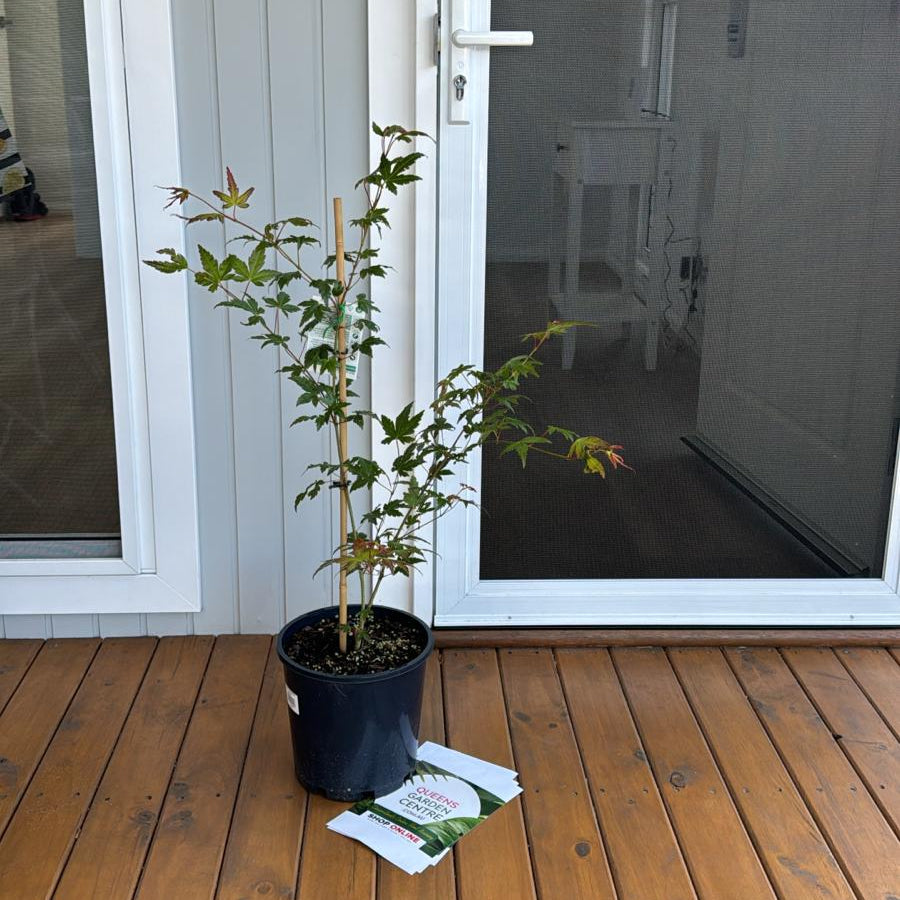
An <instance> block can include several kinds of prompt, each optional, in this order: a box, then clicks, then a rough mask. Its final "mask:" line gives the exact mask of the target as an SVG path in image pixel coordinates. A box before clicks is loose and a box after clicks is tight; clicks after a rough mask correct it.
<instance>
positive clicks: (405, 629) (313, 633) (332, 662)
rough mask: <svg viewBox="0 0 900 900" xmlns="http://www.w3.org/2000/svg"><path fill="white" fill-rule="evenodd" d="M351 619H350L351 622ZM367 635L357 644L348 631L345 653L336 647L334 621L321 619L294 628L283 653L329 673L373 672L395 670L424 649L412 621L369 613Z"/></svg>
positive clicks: (376, 612)
mask: <svg viewBox="0 0 900 900" xmlns="http://www.w3.org/2000/svg"><path fill="white" fill-rule="evenodd" d="M352 624H353V620H352V619H351V625H352ZM368 626H369V627H368V635H367V638H366V640H365V641H364V643H363V644H362V646H361V647H357V646H356V640H355V637H356V635H355V634H354V633H353V632H351V634H350V636H349V640H348V643H349V647H350V649H349V650H348V651H347V653H341V652H340V650H339V649H338V624H337V620H335V619H323V620H322V621H321V622H317V623H316V624H315V625H307V626H306V627H305V628H303V629H301V630H300V631H298V632H297V633H296V634H295V635H293V636H292V637H291V639H290V640H289V641H288V642H287V644H286V645H285V648H284V649H285V652H286V653H287V655H288V656H289V657H290V658H291V659H292V660H294V662H296V663H298V664H299V665H301V666H305V667H306V668H307V669H312V670H313V671H315V672H327V673H328V674H330V675H374V674H376V673H377V672H387V671H388V670H390V669H399V668H400V666H402V665H405V664H406V663H408V662H409V661H410V660H413V659H415V658H416V657H417V656H418V655H419V654H420V653H421V652H422V651H423V650H424V649H425V636H424V635H423V634H422V633H421V631H420V630H419V629H418V628H417V627H416V626H415V625H412V624H409V623H407V622H401V621H397V620H396V619H392V618H388V617H386V616H385V617H381V616H379V615H378V610H377V609H376V610H375V612H374V613H373V614H372V616H370V618H369V623H368Z"/></svg>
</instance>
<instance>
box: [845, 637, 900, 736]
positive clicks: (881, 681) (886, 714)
mask: <svg viewBox="0 0 900 900" xmlns="http://www.w3.org/2000/svg"><path fill="white" fill-rule="evenodd" d="M836 653H837V657H838V659H839V660H840V661H841V662H842V663H843V664H844V666H845V667H846V668H847V671H848V672H849V673H850V674H851V675H852V676H853V678H854V680H855V681H856V683H857V684H858V685H859V686H860V688H861V690H862V691H863V693H864V694H865V695H866V696H867V697H868V698H869V701H870V702H871V704H872V706H873V707H874V708H875V709H876V710H878V712H879V714H880V715H881V717H882V718H883V719H884V721H885V722H887V725H888V727H889V728H890V729H891V731H893V732H894V737H896V738H898V739H900V690H898V689H897V679H898V677H900V651H898V650H890V651H889V650H884V649H882V648H881V647H841V648H840V649H839V650H837V651H836Z"/></svg>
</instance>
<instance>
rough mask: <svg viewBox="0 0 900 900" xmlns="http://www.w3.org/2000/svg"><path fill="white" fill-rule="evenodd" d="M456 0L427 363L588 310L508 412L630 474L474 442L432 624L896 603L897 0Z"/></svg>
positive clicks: (825, 617)
mask: <svg viewBox="0 0 900 900" xmlns="http://www.w3.org/2000/svg"><path fill="white" fill-rule="evenodd" d="M448 2H449V3H450V6H451V13H450V15H449V16H448V15H445V16H444V19H445V26H444V31H445V34H444V44H443V46H442V66H443V72H442V88H441V102H442V112H441V126H440V138H441V186H440V190H441V219H440V233H441V237H440V242H439V247H440V250H439V252H440V257H441V259H440V278H439V284H440V290H439V293H440V297H439V310H440V334H439V346H440V356H441V362H442V366H444V367H446V366H447V365H449V364H453V363H454V362H458V361H460V359H467V360H470V361H475V362H477V363H479V364H482V363H483V364H484V365H485V366H486V367H496V366H497V365H499V364H500V363H501V362H502V361H503V360H505V359H506V358H508V357H509V356H511V355H513V354H515V353H517V352H519V348H520V346H521V344H520V335H522V334H524V333H526V332H529V331H534V330H536V329H538V328H540V327H541V326H542V324H544V323H546V321H548V319H554V318H558V319H565V320H577V321H579V322H583V323H586V324H585V325H583V326H582V327H579V328H578V329H576V330H575V331H574V332H573V333H572V336H570V337H567V338H566V339H564V340H562V341H560V342H559V343H558V344H557V345H555V346H552V347H549V348H548V349H547V351H546V353H545V354H544V357H543V362H544V366H543V373H542V376H541V379H540V381H538V382H535V383H533V384H531V385H529V386H528V387H527V394H528V397H529V401H530V402H529V403H528V404H527V405H526V406H525V407H524V409H525V412H526V414H527V416H528V417H529V418H530V420H531V421H532V422H533V424H534V425H535V427H536V430H537V433H539V434H542V433H544V432H545V429H546V428H547V427H548V426H550V425H559V426H565V427H570V428H572V429H574V430H575V431H577V432H579V433H582V434H596V435H599V436H601V437H603V438H605V439H607V440H609V441H611V442H613V443H616V444H622V445H624V448H625V449H624V451H623V455H624V457H625V459H626V460H627V462H628V463H629V464H630V465H631V466H632V467H633V468H634V471H633V472H631V471H626V470H619V471H617V472H609V473H608V476H607V478H606V479H605V480H603V479H601V478H598V477H588V476H586V475H584V474H583V473H582V471H581V466H580V465H578V464H577V463H574V462H571V461H570V462H567V461H565V460H560V459H555V458H549V457H545V456H540V455H534V454H533V455H532V457H531V458H530V459H529V462H528V466H527V468H526V469H525V470H524V471H523V470H522V468H521V466H520V465H519V464H518V462H517V461H516V460H515V458H514V457H512V456H510V455H507V456H503V455H502V454H501V452H500V449H501V448H499V447H493V446H487V447H485V449H484V451H483V452H482V454H481V457H480V459H478V460H476V461H475V462H474V463H473V464H472V467H471V468H470V470H469V471H467V472H464V473H461V478H462V480H463V481H466V482H467V483H470V484H477V485H478V486H479V491H480V503H481V505H480V509H479V510H477V511H474V512H469V513H468V514H463V513H461V514H460V515H458V516H456V518H455V519H451V520H450V521H448V523H447V524H446V526H442V527H441V528H440V529H439V533H438V542H439V547H438V550H439V553H440V554H441V557H440V560H441V561H439V563H438V614H437V619H438V621H444V622H446V623H447V624H451V623H453V624H464V623H466V622H485V623H499V622H507V623H508V622H521V623H523V624H528V623H552V622H556V623H561V624H562V623H566V622H572V623H576V622H595V623H599V624H602V623H616V622H622V623H626V622H659V623H690V622H708V623H714V622H730V623H742V622H746V623H769V624H776V623H779V622H807V623H815V622H822V623H825V622H851V621H860V620H862V621H871V622H874V621H882V620H884V621H897V619H898V618H900V614H898V605H897V601H896V596H895V593H894V588H895V586H896V581H895V577H896V550H895V548H894V546H893V544H892V543H891V542H890V541H889V536H890V534H891V527H890V526H891V515H890V514H891V501H892V497H893V485H894V478H895V465H894V463H895V458H896V452H897V423H898V418H900V400H898V392H897V388H898V371H900V370H898V351H900V296H898V293H900V287H898V286H900V262H898V260H900V256H898V254H897V247H898V244H900V165H898V159H900V157H898V140H900V127H898V119H897V115H896V113H897V109H898V108H900V41H898V33H900V25H898V10H897V5H896V3H893V2H891V0H864V2H855V0H826V2H821V0H815V2H814V0H799V2H793V3H789V4H785V3H782V2H773V0H731V2H722V3H717V4H709V3H705V2H700V0H678V2H677V3H676V2H659V0H631V2H624V3H622V2H589V3H588V2H583V0H563V2H560V3H555V4H548V3H539V2H526V3H521V2H510V0H493V2H492V3H491V4H490V10H488V9H486V7H487V6H488V4H471V5H470V8H468V9H463V8H462V6H463V5H458V7H457V12H458V15H457V17H456V18H455V19H454V18H453V14H452V8H453V4H452V2H451V0H448ZM467 30H469V31H488V30H492V31H494V32H521V31H531V32H533V35H534V41H533V46H530V47H495V48H493V49H488V48H487V47H480V46H479V47H473V48H470V49H462V48H460V47H459V46H457V45H458V44H459V43H463V44H464V43H465V40H463V41H462V42H460V41H457V42H456V44H454V42H453V40H452V37H451V35H452V33H453V31H458V32H459V33H461V32H463V31H467ZM495 40H502V38H496V37H495ZM459 74H463V75H464V77H465V85H464V90H463V92H462V94H460V93H459V91H458V90H457V89H456V88H455V87H454V84H453V79H454V78H456V77H457V76H458V75H459ZM457 87H458V86H457ZM460 232H462V238H460ZM559 447H560V448H563V444H562V442H560V443H559ZM458 547H459V548H464V549H457V548H458Z"/></svg>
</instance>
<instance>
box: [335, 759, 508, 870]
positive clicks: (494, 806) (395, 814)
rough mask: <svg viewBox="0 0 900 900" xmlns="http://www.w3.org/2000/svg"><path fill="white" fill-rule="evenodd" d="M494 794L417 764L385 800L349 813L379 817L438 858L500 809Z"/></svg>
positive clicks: (368, 802) (358, 806)
mask: <svg viewBox="0 0 900 900" xmlns="http://www.w3.org/2000/svg"><path fill="white" fill-rule="evenodd" d="M503 804H504V801H503V800H501V799H500V798H499V797H498V796H497V795H496V794H492V793H491V792H490V791H487V790H485V789H484V788H481V787H479V786H478V785H476V784H473V783H472V782H470V781H467V780H465V779H464V778H460V777H459V776H457V775H454V774H453V773H452V772H448V771H447V770H446V769H442V768H441V767H439V766H436V765H434V764H432V763H428V762H425V761H424V760H419V761H418V762H417V763H416V768H415V771H414V773H413V774H412V775H411V776H410V778H408V779H407V781H406V782H404V784H403V785H402V787H400V788H399V789H398V790H396V791H394V792H393V793H392V794H389V795H388V796H386V797H379V798H377V799H370V800H363V801H360V802H359V803H357V804H355V805H354V806H353V807H352V808H351V810H350V812H352V813H355V814H356V815H364V814H369V815H375V816H380V817H381V818H382V819H384V820H386V822H388V823H391V824H392V825H394V826H396V827H397V828H401V829H405V830H406V831H408V832H410V833H411V834H414V835H416V836H417V837H419V838H421V839H422V840H423V841H425V844H423V845H421V846H419V848H418V849H419V850H420V851H421V852H422V853H425V854H426V855H427V856H432V857H433V856H437V855H438V854H440V853H442V852H443V851H444V850H446V849H447V848H448V847H452V846H453V844H455V843H456V842H457V841H458V840H459V839H460V838H461V837H463V836H464V835H466V834H468V833H469V832H470V831H471V830H472V829H473V828H475V827H476V826H477V825H479V824H480V823H481V822H483V821H484V820H485V819H486V818H487V817H488V816H489V815H490V814H491V813H493V812H496V810H498V809H500V807H501V806H503Z"/></svg>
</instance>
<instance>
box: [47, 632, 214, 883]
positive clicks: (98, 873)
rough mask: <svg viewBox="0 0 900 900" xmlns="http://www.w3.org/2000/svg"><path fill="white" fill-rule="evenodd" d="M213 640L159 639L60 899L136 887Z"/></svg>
mask: <svg viewBox="0 0 900 900" xmlns="http://www.w3.org/2000/svg"><path fill="white" fill-rule="evenodd" d="M212 645H213V639H212V638H209V637H164V638H162V639H161V640H160V642H159V646H158V647H157V649H156V653H155V654H154V656H153V660H152V661H151V663H150V667H149V668H148V670H147V675H146V677H145V678H144V682H143V684H142V685H141V689H140V691H139V693H138V695H137V697H136V699H135V702H134V706H133V707H132V709H131V712H130V714H129V716H128V719H127V721H126V722H125V727H124V728H123V729H122V734H121V736H120V737H119V740H118V742H117V743H116V747H115V750H114V751H113V755H112V758H111V759H110V761H109V765H108V766H107V769H106V773H105V774H104V776H103V780H102V781H101V783H100V787H99V788H98V789H97V793H96V795H95V797H94V802H93V803H92V805H91V808H90V810H89V812H88V814H87V817H86V818H85V821H84V824H83V825H82V827H81V833H80V834H79V836H78V841H77V843H76V845H75V848H74V850H73V851H72V855H71V856H70V857H69V861H68V863H67V865H66V869H65V872H64V873H63V877H62V879H61V880H60V883H59V886H58V887H57V889H56V893H55V894H54V900H80V898H82V897H130V896H131V895H132V893H133V892H134V888H135V885H136V884H137V881H138V876H139V875H140V872H141V867H142V866H143V864H144V859H145V857H146V855H147V849H148V847H149V845H150V838H151V836H152V834H153V829H154V826H155V824H156V821H157V817H158V816H159V811H160V809H161V808H162V804H163V800H164V799H165V794H166V788H167V787H168V786H169V778H170V775H171V773H172V768H173V767H174V765H175V758H176V756H177V755H178V750H179V748H180V746H181V741H182V738H183V736H184V732H185V730H186V729H187V724H188V721H189V719H190V716H191V712H192V710H193V707H194V700H195V699H196V696H197V692H198V690H199V689H200V680H201V679H202V677H203V672H204V670H205V669H206V663H207V661H208V659H209V654H210V651H211V650H212ZM136 772H140V778H135V773H136Z"/></svg>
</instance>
